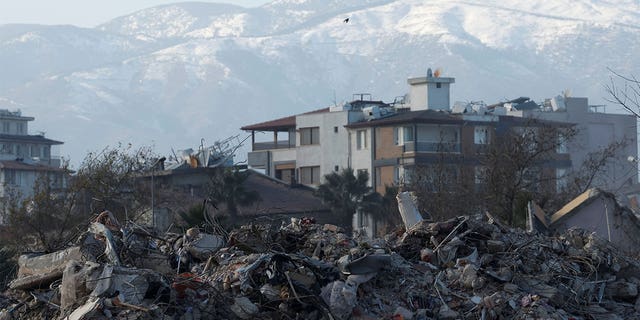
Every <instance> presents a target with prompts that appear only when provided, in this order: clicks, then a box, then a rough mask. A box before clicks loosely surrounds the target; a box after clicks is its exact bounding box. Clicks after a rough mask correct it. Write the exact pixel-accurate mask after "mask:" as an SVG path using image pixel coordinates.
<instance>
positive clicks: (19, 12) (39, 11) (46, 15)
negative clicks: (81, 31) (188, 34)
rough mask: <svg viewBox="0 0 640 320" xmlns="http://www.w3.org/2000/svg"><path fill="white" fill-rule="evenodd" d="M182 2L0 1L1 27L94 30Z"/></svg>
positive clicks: (243, 2)
mask: <svg viewBox="0 0 640 320" xmlns="http://www.w3.org/2000/svg"><path fill="white" fill-rule="evenodd" d="M269 1H270V0H200V1H198V2H212V3H213V2H218V3H219V2H226V3H233V4H236V5H239V6H244V7H255V6H259V5H261V4H263V3H267V2H269ZM176 2H183V1H170V0H169V1H166V0H0V24H7V23H36V24H72V25H76V26H79V27H94V26H96V25H98V24H101V23H104V22H107V21H109V20H111V19H113V18H115V17H119V16H122V15H125V14H128V13H132V12H134V11H137V10H140V9H144V8H149V7H153V6H157V5H161V4H168V3H176Z"/></svg>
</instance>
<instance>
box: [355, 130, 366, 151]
mask: <svg viewBox="0 0 640 320" xmlns="http://www.w3.org/2000/svg"><path fill="white" fill-rule="evenodd" d="M356 137H357V149H358V150H362V149H367V130H358V131H357V132H356Z"/></svg>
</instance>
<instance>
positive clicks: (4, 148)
mask: <svg viewBox="0 0 640 320" xmlns="http://www.w3.org/2000/svg"><path fill="white" fill-rule="evenodd" d="M0 153H2V154H12V153H13V144H11V143H2V144H0Z"/></svg>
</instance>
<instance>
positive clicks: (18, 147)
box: [16, 144, 24, 157]
mask: <svg viewBox="0 0 640 320" xmlns="http://www.w3.org/2000/svg"><path fill="white" fill-rule="evenodd" d="M16 156H18V157H23V156H24V154H23V152H22V146H21V145H19V144H16Z"/></svg>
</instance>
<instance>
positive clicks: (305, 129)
mask: <svg viewBox="0 0 640 320" xmlns="http://www.w3.org/2000/svg"><path fill="white" fill-rule="evenodd" d="M407 82H408V84H409V86H410V94H409V95H408V97H407V99H403V100H401V101H396V102H394V103H392V104H387V103H384V102H382V101H372V100H371V98H370V95H358V98H359V99H356V100H353V101H351V102H349V103H346V104H343V105H338V106H333V107H330V108H325V109H319V110H315V111H312V112H308V113H303V114H299V115H295V116H290V117H285V118H280V119H276V120H272V121H267V122H263V123H258V124H254V125H248V126H244V127H242V128H241V129H242V130H246V131H250V132H251V133H252V137H253V138H252V151H251V152H250V153H249V155H248V164H249V166H250V167H252V168H255V169H261V170H264V172H265V173H266V174H267V175H269V176H272V177H274V178H277V179H281V180H284V181H287V182H291V183H300V184H304V185H311V186H313V185H318V184H320V183H321V182H322V181H321V180H322V177H323V176H324V175H326V174H328V173H331V172H338V171H340V170H341V169H342V168H346V167H350V168H353V169H354V170H355V171H360V170H363V171H366V172H367V173H369V176H370V177H371V179H370V183H371V186H372V187H374V189H375V190H376V191H378V192H380V193H383V192H384V188H385V185H394V184H398V183H400V182H407V180H408V179H410V176H411V174H412V173H413V172H415V169H416V168H417V167H419V166H429V165H432V164H434V163H435V162H436V161H438V160H442V157H443V155H444V157H445V158H446V159H444V161H448V162H449V163H451V164H459V163H463V165H462V166H460V165H455V166H453V165H452V166H449V167H450V168H449V169H451V174H453V175H455V174H460V171H461V170H467V171H468V173H470V174H466V175H465V176H470V177H475V176H477V175H480V174H481V173H482V168H481V167H480V166H479V160H478V159H479V157H481V156H482V150H483V149H486V146H487V145H488V144H490V143H491V141H492V140H493V139H494V138H495V137H496V136H497V135H498V134H501V133H502V132H505V130H506V129H508V128H513V129H517V128H524V127H527V126H540V125H542V124H544V125H551V126H567V125H571V124H568V123H566V122H564V123H561V122H553V121H544V120H542V121H537V122H535V123H534V122H533V121H530V120H528V119H524V118H523V117H521V116H515V115H514V116H509V115H506V114H499V113H494V112H489V110H487V109H486V108H484V109H483V108H476V109H473V108H472V106H465V107H463V108H462V109H460V108H457V109H456V108H454V110H451V108H450V106H449V103H450V98H449V86H450V84H452V83H454V82H455V80H454V79H453V78H446V77H436V76H434V75H433V74H431V73H428V74H427V76H426V77H416V78H410V79H408V81H407ZM365 98H369V99H365ZM536 123H537V124H536ZM259 132H267V133H271V134H272V137H273V138H272V140H271V141H268V142H258V141H256V140H257V139H256V137H257V136H258V134H259ZM557 153H558V155H557V156H554V157H552V158H550V159H549V161H548V162H547V163H546V165H545V166H544V168H540V171H539V172H537V174H545V175H553V176H555V175H557V174H558V173H557V171H561V172H562V171H566V170H568V169H569V168H571V161H570V158H569V154H568V150H558V151H557ZM472 183H473V181H472Z"/></svg>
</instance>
